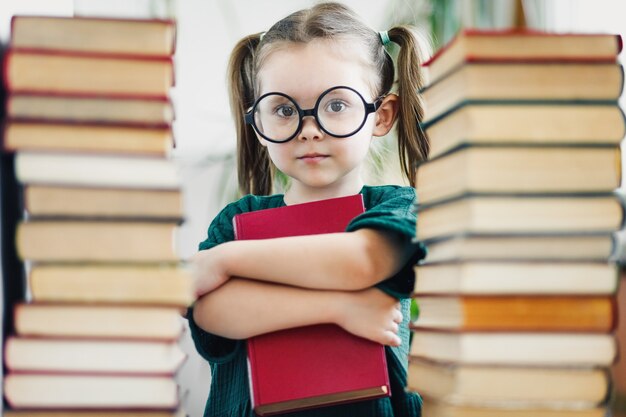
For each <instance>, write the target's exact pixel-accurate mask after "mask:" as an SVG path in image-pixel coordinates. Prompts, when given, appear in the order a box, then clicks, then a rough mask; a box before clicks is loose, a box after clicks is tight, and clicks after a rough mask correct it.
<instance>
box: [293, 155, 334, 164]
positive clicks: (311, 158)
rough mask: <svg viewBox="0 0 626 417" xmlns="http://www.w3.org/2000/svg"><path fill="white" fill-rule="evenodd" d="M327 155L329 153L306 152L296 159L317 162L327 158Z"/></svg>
mask: <svg viewBox="0 0 626 417" xmlns="http://www.w3.org/2000/svg"><path fill="white" fill-rule="evenodd" d="M328 156H329V155H323V154H319V153H315V154H307V155H303V156H300V157H298V159H299V160H301V161H304V162H319V161H322V160H324V159H326V158H328Z"/></svg>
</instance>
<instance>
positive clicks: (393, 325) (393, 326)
mask: <svg viewBox="0 0 626 417" xmlns="http://www.w3.org/2000/svg"><path fill="white" fill-rule="evenodd" d="M390 327H391V329H390V330H391V331H392V332H394V333H395V334H398V332H399V331H400V326H398V323H396V322H391V325H390Z"/></svg>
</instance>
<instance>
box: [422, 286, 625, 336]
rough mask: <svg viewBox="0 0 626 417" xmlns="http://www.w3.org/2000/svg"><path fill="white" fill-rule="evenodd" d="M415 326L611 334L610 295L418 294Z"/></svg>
mask: <svg viewBox="0 0 626 417" xmlns="http://www.w3.org/2000/svg"><path fill="white" fill-rule="evenodd" d="M416 300H417V305H418V306H419V311H420V312H419V316H418V318H417V319H416V320H415V321H414V322H413V323H412V324H411V327H412V328H413V329H430V330H437V329H440V330H458V331H519V332H522V331H526V332H596V333H608V332H611V331H612V330H613V329H614V328H615V325H616V321H617V320H616V318H617V314H616V305H615V299H614V298H613V297H611V296H567V295H562V296H530V295H528V296H522V295H520V296H515V295H490V296H480V295H466V296H453V295H447V296H421V297H420V296H417V297H416Z"/></svg>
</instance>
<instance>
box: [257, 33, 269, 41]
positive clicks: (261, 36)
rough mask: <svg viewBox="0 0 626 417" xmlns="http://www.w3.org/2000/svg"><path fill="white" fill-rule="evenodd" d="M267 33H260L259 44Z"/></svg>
mask: <svg viewBox="0 0 626 417" xmlns="http://www.w3.org/2000/svg"><path fill="white" fill-rule="evenodd" d="M266 33H267V32H261V34H260V35H259V42H261V41H262V40H263V37H264V36H265V34H266Z"/></svg>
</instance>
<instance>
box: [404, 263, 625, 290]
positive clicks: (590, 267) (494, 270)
mask: <svg viewBox="0 0 626 417" xmlns="http://www.w3.org/2000/svg"><path fill="white" fill-rule="evenodd" d="M617 284H618V274H617V267H616V266H615V265H614V264H612V263H609V262H606V261H605V262H581V261H568V262H565V261H560V262H556V261H554V262H550V261H543V262H540V261H532V260H527V261H459V262H448V263H438V264H428V265H421V266H417V267H415V288H414V293H415V294H416V295H428V294H482V295H485V294H502V295H504V294H543V295H548V294H553V295H558V294H583V295H584V294H587V295H591V294H594V295H611V294H615V292H616V290H617Z"/></svg>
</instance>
